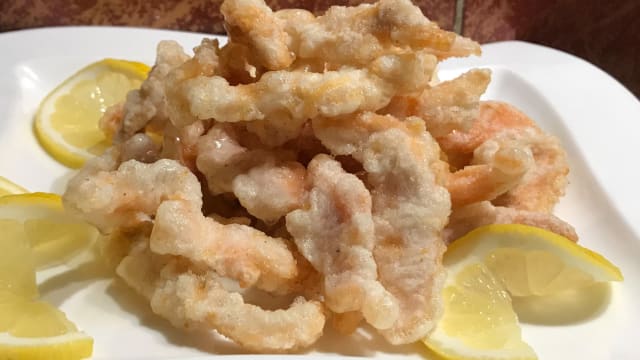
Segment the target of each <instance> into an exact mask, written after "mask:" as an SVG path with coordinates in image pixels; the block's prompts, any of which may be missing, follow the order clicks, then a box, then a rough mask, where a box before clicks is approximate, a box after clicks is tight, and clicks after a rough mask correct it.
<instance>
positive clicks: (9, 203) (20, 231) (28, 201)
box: [0, 193, 98, 269]
mask: <svg viewBox="0 0 640 360" xmlns="http://www.w3.org/2000/svg"><path fill="white" fill-rule="evenodd" d="M0 229H2V230H3V232H4V234H3V235H2V237H3V238H4V237H5V236H7V237H11V238H16V239H24V240H23V241H24V242H25V244H27V245H26V246H28V247H29V249H30V251H32V253H33V259H34V260H33V261H34V264H35V267H36V268H37V269H43V268H46V267H50V266H53V265H57V264H60V263H62V262H64V261H66V260H67V259H69V258H70V257H72V256H74V255H75V254H77V253H78V252H80V251H82V250H84V249H86V248H87V246H88V245H89V244H90V243H91V242H93V241H94V240H95V238H96V237H97V236H98V232H97V230H96V229H95V228H94V227H93V226H91V225H88V224H86V223H84V222H82V221H79V220H76V219H74V218H72V217H71V216H69V215H68V214H66V213H65V211H64V208H63V206H62V200H61V199H60V196H59V195H56V194H49V193H28V194H19V195H6V196H3V197H0Z"/></svg>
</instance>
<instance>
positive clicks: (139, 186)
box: [62, 159, 202, 233]
mask: <svg viewBox="0 0 640 360" xmlns="http://www.w3.org/2000/svg"><path fill="white" fill-rule="evenodd" d="M112 161H113V160H112ZM107 164H108V165H109V167H107V166H104V167H105V168H106V169H105V170H101V169H100V168H96V169H95V170H94V171H81V172H79V173H78V174H77V175H76V176H75V177H74V178H72V179H71V180H70V181H69V185H68V186H67V189H66V191H65V193H64V195H63V196H62V201H63V203H64V206H65V209H66V210H68V211H70V212H71V213H73V214H75V215H77V216H79V217H80V218H83V219H84V220H86V221H87V222H89V223H91V224H93V225H94V226H96V227H97V228H98V229H100V231H102V232H103V233H110V232H112V231H114V230H115V229H118V228H123V227H124V228H126V227H136V226H138V225H140V224H141V223H144V222H148V221H151V220H152V217H153V215H155V213H156V210H157V208H158V206H160V203H161V202H162V201H164V200H169V199H171V200H184V201H186V202H188V203H190V204H192V206H194V207H195V208H200V207H202V192H201V190H200V183H199V182H198V179H197V178H196V176H195V175H194V174H193V173H192V172H191V171H189V169H188V168H186V167H184V166H182V165H180V164H179V163H178V162H176V161H174V160H167V159H161V160H158V161H156V162H154V163H152V164H144V163H141V162H139V161H137V160H129V161H126V162H124V163H122V164H121V165H120V166H119V167H118V168H117V170H112V169H111V168H110V166H112V165H115V166H117V165H116V164H114V163H113V162H112V163H107Z"/></svg>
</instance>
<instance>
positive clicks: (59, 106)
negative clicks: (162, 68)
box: [34, 59, 149, 168]
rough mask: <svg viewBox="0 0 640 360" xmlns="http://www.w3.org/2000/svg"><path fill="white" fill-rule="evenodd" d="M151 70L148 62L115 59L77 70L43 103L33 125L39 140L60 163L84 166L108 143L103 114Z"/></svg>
mask: <svg viewBox="0 0 640 360" xmlns="http://www.w3.org/2000/svg"><path fill="white" fill-rule="evenodd" d="M148 72H149V67H148V66H147V65H145V64H142V63H138V62H132V61H125V60H115V59H105V60H102V61H98V62H95V63H93V64H91V65H89V66H87V67H85V68H83V69H82V70H80V71H78V72H77V73H75V74H74V75H72V76H71V77H70V78H68V79H66V80H65V81H64V82H63V83H62V84H60V85H59V86H58V87H57V88H55V89H54V90H53V91H52V92H51V93H49V95H47V97H46V98H45V99H44V100H43V101H42V103H41V104H40V108H39V109H38V112H37V114H36V118H35V124H34V131H35V134H36V137H37V138H38V141H39V142H40V144H41V145H42V147H43V148H44V149H45V150H46V151H47V152H48V153H49V154H50V155H51V156H53V157H54V158H55V159H56V160H58V161H59V162H61V163H63V164H65V165H67V166H70V167H73V168H79V167H81V166H82V164H84V162H85V161H86V160H87V159H89V158H91V157H93V156H95V155H99V154H101V153H102V152H103V151H104V150H105V149H106V148H107V147H108V145H109V144H108V141H107V140H106V138H105V136H104V134H103V133H102V131H101V130H100V128H99V127H98V122H99V120H100V117H101V116H102V115H103V114H104V112H105V111H106V109H107V108H108V107H109V106H111V105H114V104H116V103H118V102H121V101H122V100H124V99H125V97H126V95H127V93H128V92H129V91H130V90H132V89H135V88H138V87H140V84H141V83H142V81H143V80H144V79H145V77H146V76H147V73H148Z"/></svg>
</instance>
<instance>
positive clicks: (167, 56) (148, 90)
mask: <svg viewBox="0 0 640 360" xmlns="http://www.w3.org/2000/svg"><path fill="white" fill-rule="evenodd" d="M187 60H189V56H187V54H185V53H184V51H183V49H182V47H181V46H180V45H179V44H178V43H177V42H175V41H170V40H165V41H161V42H160V43H158V47H157V56H156V62H155V65H154V66H153V68H152V69H151V72H149V76H148V77H147V79H146V80H145V81H144V82H143V83H142V85H141V86H140V89H139V90H133V91H131V92H129V94H128V95H127V99H126V101H125V104H124V108H123V110H122V116H123V118H122V121H121V122H120V124H119V126H118V129H117V131H115V133H114V135H113V139H114V142H122V141H124V140H126V139H128V138H130V137H131V136H132V135H133V134H135V133H137V132H139V131H140V130H142V129H143V128H144V127H145V126H147V124H149V123H150V122H155V123H164V122H165V121H166V120H167V104H166V99H167V98H166V96H165V91H164V86H163V82H164V80H165V78H166V77H167V75H168V74H169V72H170V71H171V70H173V69H175V68H176V67H178V66H180V65H181V64H183V63H184V62H186V61H187ZM111 115H113V114H109V116H111ZM112 121H113V120H111V121H103V127H102V128H103V129H108V128H111V127H113V124H111V125H109V123H111V122H112ZM110 132H113V129H111V130H107V134H108V133H110Z"/></svg>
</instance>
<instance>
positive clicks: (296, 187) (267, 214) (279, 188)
mask: <svg viewBox="0 0 640 360" xmlns="http://www.w3.org/2000/svg"><path fill="white" fill-rule="evenodd" d="M236 137H237V135H236V134H235V133H234V131H233V130H232V129H230V128H229V127H225V126H223V125H215V126H214V127H213V128H211V129H210V130H209V132H208V133H207V134H206V135H205V136H203V137H201V138H200V139H199V140H198V157H197V158H196V165H197V167H198V169H199V170H200V171H201V172H202V174H204V175H205V177H206V179H207V184H208V187H209V190H210V191H211V193H212V194H214V195H216V194H222V193H228V192H232V193H233V194H234V195H235V196H236V197H237V198H238V200H240V203H241V204H242V206H243V207H245V208H246V209H247V211H248V212H249V213H250V214H251V215H254V216H256V217H257V218H259V219H261V220H264V221H265V222H267V223H273V222H276V221H277V220H278V219H280V218H281V217H282V216H284V215H286V214H287V213H288V212H289V211H291V210H293V209H295V208H297V207H299V205H300V203H301V201H302V196H303V194H304V176H305V169H304V167H303V166H302V165H301V164H299V163H297V162H295V161H293V159H294V158H295V154H294V153H293V152H291V151H286V150H273V151H271V150H263V149H255V150H250V149H247V148H245V147H243V146H242V145H240V144H239V143H238V141H237V140H236Z"/></svg>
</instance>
